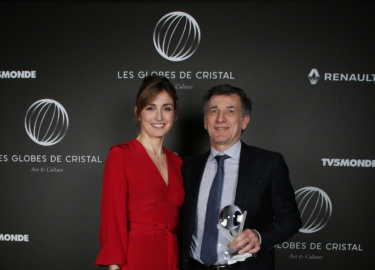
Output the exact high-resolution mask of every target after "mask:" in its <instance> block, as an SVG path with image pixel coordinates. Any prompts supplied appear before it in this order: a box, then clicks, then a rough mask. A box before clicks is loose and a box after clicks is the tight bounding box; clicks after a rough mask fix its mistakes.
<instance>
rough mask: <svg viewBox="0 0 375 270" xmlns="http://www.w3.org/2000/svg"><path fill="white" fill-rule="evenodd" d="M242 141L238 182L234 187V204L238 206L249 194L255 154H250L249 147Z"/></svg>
mask: <svg viewBox="0 0 375 270" xmlns="http://www.w3.org/2000/svg"><path fill="white" fill-rule="evenodd" d="M241 143H242V147H241V154H240V165H239V168H238V182H237V189H236V198H235V202H234V203H235V205H237V206H240V205H242V202H243V200H244V198H245V197H246V196H247V195H248V194H249V193H248V191H247V190H248V188H250V186H251V184H252V180H253V179H252V178H253V177H251V176H252V172H253V168H254V164H255V156H254V155H253V154H252V151H251V149H249V147H248V146H247V145H246V144H244V143H243V142H241Z"/></svg>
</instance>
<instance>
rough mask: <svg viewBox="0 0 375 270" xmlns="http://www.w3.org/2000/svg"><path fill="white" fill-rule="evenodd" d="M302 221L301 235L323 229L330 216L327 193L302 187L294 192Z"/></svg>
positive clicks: (330, 210) (330, 205)
mask: <svg viewBox="0 0 375 270" xmlns="http://www.w3.org/2000/svg"><path fill="white" fill-rule="evenodd" d="M295 194H296V201H297V203H298V208H299V211H300V214H301V219H302V224H303V225H302V228H301V229H300V230H299V231H300V232H302V233H315V232H317V231H320V230H321V229H323V228H324V227H325V226H326V225H327V223H328V220H329V219H330V217H331V215H332V203H331V200H330V198H329V197H328V195H327V193H325V192H324V191H323V190H321V189H319V188H316V187H304V188H301V189H299V190H297V191H296V192H295Z"/></svg>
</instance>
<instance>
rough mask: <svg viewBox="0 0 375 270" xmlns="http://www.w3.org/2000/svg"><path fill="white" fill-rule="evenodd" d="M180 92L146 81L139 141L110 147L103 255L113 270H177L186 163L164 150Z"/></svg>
mask: <svg viewBox="0 0 375 270" xmlns="http://www.w3.org/2000/svg"><path fill="white" fill-rule="evenodd" d="M176 101H177V95H176V90H175V89H174V87H173V86H172V84H171V83H170V82H169V80H168V79H166V78H161V77H157V76H150V77H147V78H146V79H145V80H144V81H143V84H142V86H141V88H140V89H139V91H138V94H137V100H136V107H135V117H136V121H137V127H138V130H139V135H138V137H137V138H136V139H134V140H132V141H129V142H126V143H124V144H121V145H116V146H112V148H111V150H110V152H109V154H108V157H107V160H106V162H105V167H104V177H103V189H102V201H101V222H100V230H99V239H100V247H101V250H100V252H99V254H98V257H97V260H96V263H95V265H98V266H108V267H109V270H118V269H121V270H136V269H139V270H148V269H153V270H172V269H178V248H177V238H176V230H177V227H178V225H179V212H180V207H181V205H182V203H183V200H184V196H185V193H184V189H183V184H182V176H181V173H180V169H181V165H182V159H181V158H180V157H179V156H177V155H176V154H174V153H172V152H170V151H168V150H167V149H165V148H164V147H163V140H164V137H165V135H166V134H167V133H168V131H169V130H170V129H171V127H172V126H173V123H174V121H175V119H176V116H177V103H176Z"/></svg>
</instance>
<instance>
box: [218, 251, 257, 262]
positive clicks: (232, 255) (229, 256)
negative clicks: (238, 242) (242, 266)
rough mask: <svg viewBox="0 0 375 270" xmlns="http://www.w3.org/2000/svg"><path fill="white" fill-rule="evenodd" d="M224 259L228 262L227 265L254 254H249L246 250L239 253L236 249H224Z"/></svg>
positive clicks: (251, 256) (241, 260)
mask: <svg viewBox="0 0 375 270" xmlns="http://www.w3.org/2000/svg"><path fill="white" fill-rule="evenodd" d="M224 257H225V260H226V261H227V262H228V265H231V264H234V263H236V262H243V261H245V260H246V259H248V258H253V257H255V256H254V254H250V253H248V252H246V253H244V254H241V255H239V254H238V250H234V251H225V252H224Z"/></svg>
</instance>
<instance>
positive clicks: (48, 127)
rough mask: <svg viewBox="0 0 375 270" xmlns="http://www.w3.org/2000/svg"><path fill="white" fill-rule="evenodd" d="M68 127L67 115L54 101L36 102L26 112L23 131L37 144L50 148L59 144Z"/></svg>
mask: <svg viewBox="0 0 375 270" xmlns="http://www.w3.org/2000/svg"><path fill="white" fill-rule="evenodd" d="M68 127H69V118H68V114H67V113H66V111H65V109H64V107H63V106H62V105H61V104H60V103H58V102H57V101H55V100H52V99H41V100H38V101H36V102H34V103H33V104H32V105H31V106H30V108H29V109H28V110H27V113H26V116H25V129H26V132H27V135H29V137H30V138H31V139H32V140H33V141H34V142H35V143H37V144H40V145H43V146H51V145H54V144H56V143H58V142H60V141H61V140H62V139H63V138H64V137H65V134H66V132H67V131H68Z"/></svg>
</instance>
